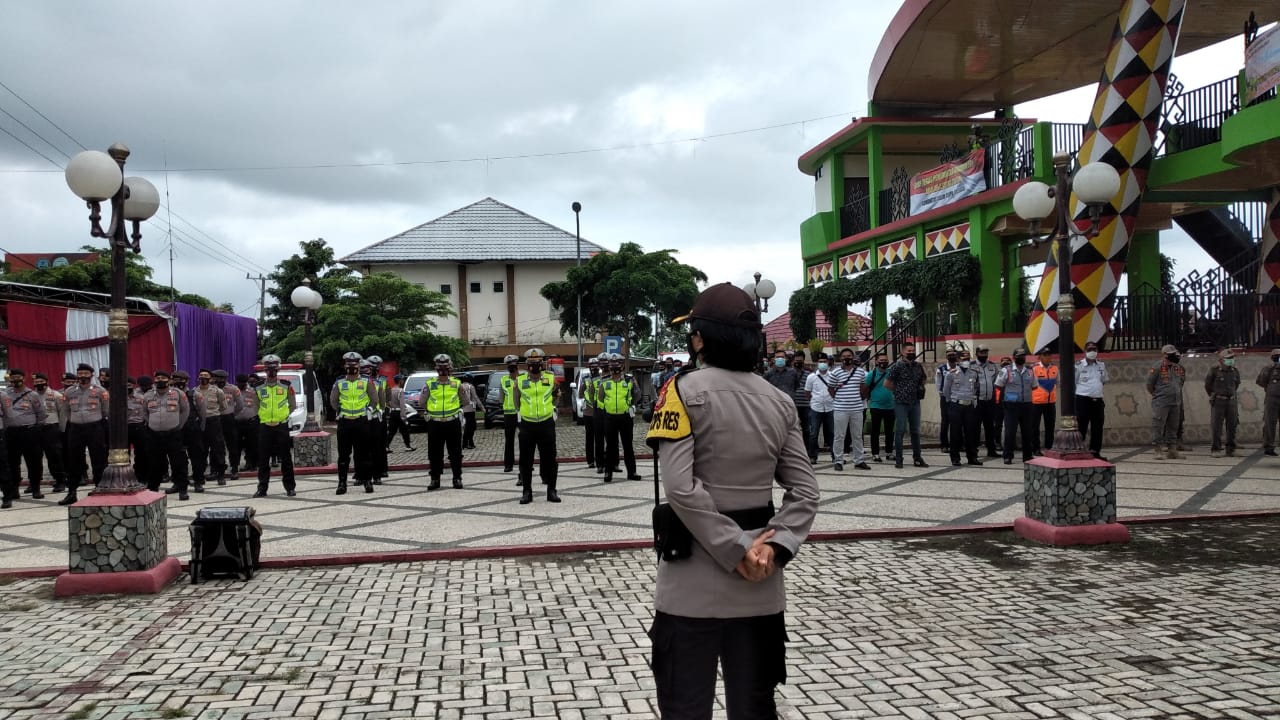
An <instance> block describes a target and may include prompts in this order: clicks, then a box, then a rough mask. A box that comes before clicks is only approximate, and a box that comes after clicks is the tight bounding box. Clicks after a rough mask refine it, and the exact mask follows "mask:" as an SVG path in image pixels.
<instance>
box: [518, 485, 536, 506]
mask: <svg viewBox="0 0 1280 720" xmlns="http://www.w3.org/2000/svg"><path fill="white" fill-rule="evenodd" d="M520 484H521V485H522V486H523V487H524V492H523V493H521V494H520V504H521V505H528V504H529V503H531V502H533V488H532V487H531V486H529V485H525V484H524V483H520Z"/></svg>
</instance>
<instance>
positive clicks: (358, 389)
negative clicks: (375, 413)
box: [338, 378, 372, 420]
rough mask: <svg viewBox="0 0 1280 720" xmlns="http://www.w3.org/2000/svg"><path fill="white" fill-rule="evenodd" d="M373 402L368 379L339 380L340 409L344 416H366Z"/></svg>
mask: <svg viewBox="0 0 1280 720" xmlns="http://www.w3.org/2000/svg"><path fill="white" fill-rule="evenodd" d="M371 402H372V400H370V399H369V381H368V380H365V379H364V378H360V379H359V380H339V381H338V410H339V412H340V413H341V414H342V417H344V418H347V419H348V420H352V419H355V418H362V417H364V416H365V411H366V410H368V409H369V404H370V403H371Z"/></svg>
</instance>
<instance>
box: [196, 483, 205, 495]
mask: <svg viewBox="0 0 1280 720" xmlns="http://www.w3.org/2000/svg"><path fill="white" fill-rule="evenodd" d="M196 492H198V493H202V492H204V483H196Z"/></svg>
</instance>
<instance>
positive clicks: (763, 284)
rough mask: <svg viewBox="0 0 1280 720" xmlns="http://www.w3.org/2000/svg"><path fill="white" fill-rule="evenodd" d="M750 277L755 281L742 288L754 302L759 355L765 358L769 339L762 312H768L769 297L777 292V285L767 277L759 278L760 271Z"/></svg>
mask: <svg viewBox="0 0 1280 720" xmlns="http://www.w3.org/2000/svg"><path fill="white" fill-rule="evenodd" d="M752 277H754V278H755V282H749V283H747V284H746V285H743V286H742V290H743V292H745V293H746V294H747V295H749V296H751V299H752V300H754V301H755V303H756V319H757V320H759V321H760V357H761V358H766V357H768V356H769V348H768V343H769V339H768V337H767V336H766V335H765V334H764V314H765V313H767V312H769V298H771V297H773V296H774V294H775V293H777V292H778V286H777V285H774V284H773V281H772V280H769V279H768V278H765V279H763V280H761V279H760V273H756V274H755V275H753V276H752ZM761 301H763V303H762V302H761Z"/></svg>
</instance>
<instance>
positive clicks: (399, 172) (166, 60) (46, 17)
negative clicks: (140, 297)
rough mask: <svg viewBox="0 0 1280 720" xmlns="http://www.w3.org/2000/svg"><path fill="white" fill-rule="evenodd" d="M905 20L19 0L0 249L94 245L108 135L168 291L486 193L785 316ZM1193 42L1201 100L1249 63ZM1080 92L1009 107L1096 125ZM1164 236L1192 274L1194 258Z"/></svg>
mask: <svg viewBox="0 0 1280 720" xmlns="http://www.w3.org/2000/svg"><path fill="white" fill-rule="evenodd" d="M357 8H358V9H357ZM897 8H898V3H895V2H886V3H871V2H856V3H853V2H840V1H836V0H828V1H823V2H809V3H779V2H764V1H761V0H737V1H735V2H729V1H727V0H702V1H700V2H696V3H689V2H669V1H666V0H647V1H646V2H643V3H640V2H629V1H626V2H598V1H592V0H558V1H556V2H551V1H550V0H524V1H521V2H517V1H514V0H486V1H485V2H464V1H462V0H457V1H450V0H441V1H437V2H431V3H407V2H400V3H366V4H363V5H359V6H357V5H353V4H351V3H337V2H300V1H297V0H295V1H291V2H290V1H273V2H269V3H262V2H252V3H250V2H240V1H235V0H232V1H228V2H222V3H216V4H207V3H206V4H194V3H173V2H142V1H137V2H117V3H79V2H74V3H73V2H69V1H53V0H50V1H48V2H27V3H6V7H5V9H4V15H5V17H4V22H3V23H0V83H3V84H4V86H5V87H7V88H8V90H6V89H5V88H4V87H0V110H2V111H3V112H0V128H2V129H3V130H4V131H8V133H11V134H12V135H13V136H16V138H19V139H21V141H22V142H24V143H26V144H27V145H30V146H31V147H30V148H28V147H25V146H24V145H22V144H20V142H19V141H18V140H17V139H15V138H14V137H11V136H10V135H9V134H6V133H5V132H0V217H2V218H4V220H5V223H4V225H5V229H4V231H3V232H0V248H3V250H5V251H9V252H31V251H46V250H49V249H62V250H68V251H72V250H75V249H77V248H78V247H79V246H81V245H84V244H86V243H88V242H90V241H91V240H92V238H90V237H89V236H88V224H87V222H86V216H87V213H86V211H85V210H84V208H83V206H82V204H81V203H80V202H79V200H78V199H77V198H75V197H74V196H73V195H72V194H71V192H70V191H69V190H68V189H67V187H66V185H65V183H64V181H63V177H62V174H61V172H60V171H59V168H60V167H62V166H63V165H64V164H65V162H66V158H67V156H68V155H72V154H74V153H75V152H76V151H78V150H80V149H81V146H84V147H89V148H95V149H105V148H106V147H107V146H108V145H110V144H111V143H113V142H117V141H120V142H124V143H125V144H126V145H128V146H129V147H130V148H131V150H132V151H133V154H132V156H131V157H130V159H129V174H138V175H144V176H146V177H147V178H148V179H150V180H151V181H152V182H153V183H154V184H155V185H156V186H157V187H158V188H159V189H160V192H161V196H162V198H164V197H165V196H166V195H167V198H168V199H167V206H168V208H169V210H170V211H171V213H172V214H170V213H168V212H166V210H165V209H164V208H162V209H161V210H160V212H159V213H158V215H157V217H156V218H154V219H153V220H152V221H151V222H150V223H148V224H147V225H146V226H144V237H143V252H144V255H145V257H146V259H147V260H148V262H149V263H150V264H151V265H152V267H153V268H155V270H156V273H155V279H156V280H157V281H159V282H162V283H167V282H168V279H169V249H170V247H172V249H173V253H174V283H175V284H176V285H177V286H178V288H179V289H181V290H184V291H190V292H197V293H201V294H203V295H205V296H207V297H209V298H211V299H213V300H214V301H215V302H230V303H232V304H233V306H234V307H235V309H236V311H237V312H241V313H244V314H247V315H252V316H256V315H257V312H258V308H257V305H256V303H257V302H258V290H257V284H256V283H255V282H252V281H249V280H246V279H245V275H246V274H253V275H257V274H258V273H259V272H261V273H263V274H266V273H268V272H270V270H271V269H272V268H274V266H275V265H276V263H278V262H279V261H280V260H281V259H283V258H285V257H288V256H289V255H291V254H292V253H293V252H294V251H296V249H297V243H298V242H299V241H302V240H307V239H311V238H315V237H323V238H325V239H326V240H328V241H329V243H330V244H331V245H332V246H333V247H334V248H335V249H336V251H337V253H338V254H339V256H341V255H343V254H346V253H349V252H352V251H354V250H356V249H359V248H361V247H364V246H366V245H369V244H371V243H374V242H377V241H379V240H382V239H384V238H386V237H388V236H390V235H393V234H396V233H398V232H401V231H403V230H406V229H408V228H410V227H413V226H415V225H418V224H420V223H423V222H426V221H428V220H431V219H433V218H436V217H438V216H440V215H442V214H444V213H446V212H449V211H451V210H454V209H457V208H459V207H462V206H464V205H467V204H470V203H472V202H475V201H477V200H479V199H481V198H484V197H486V196H492V197H494V198H496V199H498V200H500V201H502V202H504V203H507V204H509V205H512V206H514V207H517V208H519V209H521V210H524V211H525V212H528V213H530V214H532V215H534V216H536V217H539V218H541V219H543V220H545V221H547V222H550V223H552V224H554V225H558V226H560V227H562V228H566V229H568V230H570V231H572V229H573V220H574V218H573V212H572V211H571V210H570V204H571V203H572V202H573V201H575V200H576V201H579V202H581V203H582V204H583V211H582V232H583V236H584V237H587V238H589V239H590V240H592V241H595V242H597V243H599V244H601V245H604V246H606V247H614V248H616V247H617V246H618V245H619V244H620V243H623V242H636V243H639V244H640V245H642V246H644V247H645V248H646V249H649V250H657V249H661V248H676V249H678V250H679V251H680V257H681V259H682V260H683V261H684V262H686V263H689V264H691V265H695V266H697V267H699V268H701V269H703V270H704V271H705V272H706V273H707V274H708V275H709V276H710V278H711V280H712V281H713V282H720V281H731V282H734V283H735V284H739V285H740V284H743V283H744V282H747V281H749V280H750V278H751V274H752V272H754V271H760V272H762V273H764V274H765V275H766V276H767V277H769V278H771V279H773V280H775V281H776V283H777V284H778V287H779V293H778V298H777V300H776V301H775V302H774V303H772V305H771V310H775V311H776V312H781V311H783V310H785V308H786V298H787V297H788V296H789V294H790V292H791V291H792V290H794V289H795V288H796V287H799V286H800V285H801V283H802V275H803V267H802V261H801V258H800V253H799V224H800V223H801V221H803V220H804V219H805V218H807V217H808V216H810V215H811V214H812V213H813V212H814V198H813V181H812V179H810V178H809V177H808V176H805V175H803V174H801V173H800V172H799V171H798V170H797V169H796V158H797V157H798V156H799V155H800V154H802V153H803V152H804V151H805V150H807V149H809V148H810V147H812V146H813V145H815V144H817V143H818V142H819V141H820V140H822V139H823V138H825V137H827V136H828V135H830V134H831V133H833V132H835V131H836V130H838V129H839V128H841V127H843V126H844V125H845V124H847V123H848V122H849V121H850V119H851V117H852V116H856V115H862V114H865V110H866V103H867V87H866V84H867V82H866V78H867V68H868V66H869V63H870V60H871V57H872V55H873V54H874V52H875V49H876V46H877V44H878V43H879V40H880V36H881V34H882V33H883V31H884V29H885V27H886V26H887V25H888V22H889V20H890V18H891V17H892V15H893V13H894V12H896V10H897ZM1206 52H1207V53H1216V55H1214V58H1215V60H1214V61H1213V62H1212V63H1208V64H1205V63H1199V64H1197V63H1188V62H1183V63H1180V64H1179V66H1178V67H1175V70H1176V71H1178V72H1179V74H1182V75H1184V81H1185V82H1186V83H1187V86H1188V87H1196V86H1198V85H1200V84H1205V83H1208V82H1211V81H1214V80H1218V79H1221V78H1222V77H1225V76H1227V75H1228V74H1231V73H1233V72H1234V71H1235V68H1236V67H1237V65H1238V62H1239V60H1238V57H1239V54H1240V51H1239V49H1238V47H1236V46H1235V44H1232V45H1231V46H1230V47H1229V48H1218V49H1217V50H1210V51H1206ZM1197 65H1199V67H1197ZM1197 71H1199V72H1197ZM1201 76H1203V77H1201ZM9 91H12V92H9ZM15 93H16V95H15ZM1082 93H1083V98H1084V99H1083V102H1081V100H1080V97H1081V93H1077V94H1075V95H1073V96H1068V97H1065V98H1055V99H1051V100H1048V101H1043V102H1041V103H1037V104H1036V105H1035V106H1029V107H1027V108H1021V109H1020V114H1021V115H1022V116H1024V117H1040V118H1044V119H1057V120H1062V121H1065V122H1083V121H1085V120H1086V119H1087V117H1085V113H1087V107H1088V101H1089V99H1090V98H1091V96H1092V89H1085V90H1084V91H1082ZM19 96H20V98H21V99H20V98H19ZM24 101H25V103H24ZM28 104H29V106H30V107H28ZM41 115H43V116H44V117H41ZM46 118H47V119H46ZM24 125H25V126H27V127H24ZM55 125H56V127H55ZM28 128H29V129H28ZM42 156H43V157H42ZM166 168H167V169H168V171H167V172H166ZM170 225H171V226H172V235H171V234H170V231H169V228H170ZM171 237H172V240H170V238H171ZM1168 239H1169V243H1168V244H1169V246H1170V248H1171V250H1172V252H1173V254H1174V255H1175V257H1178V258H1179V259H1180V262H1179V269H1182V268H1185V267H1191V266H1194V265H1195V264H1196V263H1197V262H1200V263H1201V264H1203V258H1204V257H1205V256H1204V255H1203V254H1202V253H1200V252H1199V250H1198V249H1196V248H1195V247H1194V244H1193V243H1191V242H1190V241H1189V240H1186V239H1185V237H1176V236H1173V235H1172V234H1170V237H1169V238H1168ZM773 314H775V313H770V315H773ZM767 317H768V316H767Z"/></svg>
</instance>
